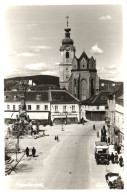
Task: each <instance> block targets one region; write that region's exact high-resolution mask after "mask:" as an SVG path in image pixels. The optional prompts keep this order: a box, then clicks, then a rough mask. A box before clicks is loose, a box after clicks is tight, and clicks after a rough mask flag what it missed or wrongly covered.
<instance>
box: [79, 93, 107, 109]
mask: <svg viewBox="0 0 127 195" xmlns="http://www.w3.org/2000/svg"><path fill="white" fill-rule="evenodd" d="M109 93H110V92H107V91H104V92H99V93H98V94H97V95H93V96H91V97H90V98H88V99H86V100H84V101H82V102H81V103H82V105H93V106H94V105H96V106H97V105H106V104H107V99H108V95H109Z"/></svg>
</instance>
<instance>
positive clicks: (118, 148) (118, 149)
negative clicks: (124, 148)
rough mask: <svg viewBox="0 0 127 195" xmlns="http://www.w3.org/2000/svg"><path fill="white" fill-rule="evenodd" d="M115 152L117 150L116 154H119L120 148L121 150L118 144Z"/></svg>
mask: <svg viewBox="0 0 127 195" xmlns="http://www.w3.org/2000/svg"><path fill="white" fill-rule="evenodd" d="M116 149H117V152H118V154H120V150H121V147H120V145H117V148H116Z"/></svg>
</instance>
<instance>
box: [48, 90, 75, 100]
mask: <svg viewBox="0 0 127 195" xmlns="http://www.w3.org/2000/svg"><path fill="white" fill-rule="evenodd" d="M51 94H52V102H54V103H55V102H56V103H58V102H59V103H78V99H76V98H75V97H73V96H72V95H71V94H69V93H68V92H67V91H65V90H62V91H59V90H52V91H51Z"/></svg>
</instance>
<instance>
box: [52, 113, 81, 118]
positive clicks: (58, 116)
mask: <svg viewBox="0 0 127 195" xmlns="http://www.w3.org/2000/svg"><path fill="white" fill-rule="evenodd" d="M53 117H54V118H77V117H78V116H77V115H76V114H74V115H67V116H66V115H53Z"/></svg>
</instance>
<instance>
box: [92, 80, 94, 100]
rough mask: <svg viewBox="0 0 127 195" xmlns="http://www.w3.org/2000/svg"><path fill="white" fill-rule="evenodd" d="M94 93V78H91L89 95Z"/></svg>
mask: <svg viewBox="0 0 127 195" xmlns="http://www.w3.org/2000/svg"><path fill="white" fill-rule="evenodd" d="M92 95H94V80H93V79H91V96H92Z"/></svg>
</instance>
